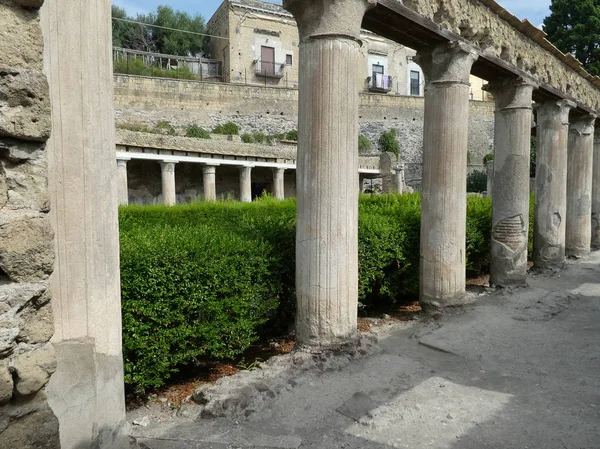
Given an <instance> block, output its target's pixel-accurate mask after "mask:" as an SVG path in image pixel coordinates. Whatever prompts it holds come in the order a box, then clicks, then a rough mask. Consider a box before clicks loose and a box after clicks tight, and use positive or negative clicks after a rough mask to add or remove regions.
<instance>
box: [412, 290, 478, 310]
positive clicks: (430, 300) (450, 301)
mask: <svg viewBox="0 0 600 449" xmlns="http://www.w3.org/2000/svg"><path fill="white" fill-rule="evenodd" d="M419 302H420V303H421V304H422V305H423V306H425V307H436V308H442V307H457V306H464V305H465V304H469V303H471V302H472V298H471V295H469V293H468V292H460V293H457V294H456V295H454V296H446V297H444V298H437V297H433V296H428V295H421V297H420V300H419Z"/></svg>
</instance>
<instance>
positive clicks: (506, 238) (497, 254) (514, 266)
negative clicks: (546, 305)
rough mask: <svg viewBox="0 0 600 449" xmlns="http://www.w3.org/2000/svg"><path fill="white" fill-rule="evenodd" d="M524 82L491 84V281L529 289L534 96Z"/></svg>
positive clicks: (500, 284) (532, 85) (494, 283)
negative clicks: (528, 248) (528, 247)
mask: <svg viewBox="0 0 600 449" xmlns="http://www.w3.org/2000/svg"><path fill="white" fill-rule="evenodd" d="M535 88H536V86H535V85H534V84H532V83H530V82H527V81H525V80H523V79H514V80H506V81H502V82H496V83H491V84H490V85H489V86H488V90H489V91H490V92H492V94H493V95H494V98H495V100H496V113H495V121H494V171H493V177H494V179H493V182H492V185H493V186H494V187H495V188H494V193H493V195H492V245H491V247H492V258H491V272H490V283H491V284H492V285H496V286H499V287H507V286H514V285H525V281H526V277H527V242H528V235H529V160H530V151H531V117H532V112H531V111H532V109H533V107H532V96H533V90H534V89H535Z"/></svg>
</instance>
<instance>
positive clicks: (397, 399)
mask: <svg viewBox="0 0 600 449" xmlns="http://www.w3.org/2000/svg"><path fill="white" fill-rule="evenodd" d="M379 345H380V346H381V349H382V350H381V352H379V353H378V354H375V355H372V356H370V357H366V358H363V359H360V360H357V361H353V362H351V363H350V364H348V365H347V366H345V367H344V368H343V369H341V370H340V371H333V372H325V373H322V372H314V373H311V372H307V373H304V374H303V376H306V378H305V379H303V380H302V381H301V382H299V383H298V385H297V386H296V387H295V388H291V389H290V390H289V391H286V392H284V393H283V394H281V395H280V396H278V397H277V398H276V399H273V401H272V402H271V403H269V404H268V405H267V406H266V408H264V409H263V410H261V411H259V412H257V413H255V414H253V415H252V416H251V417H250V418H249V419H248V420H244V421H238V422H235V421H230V420H227V419H224V418H222V419H212V420H198V421H193V420H189V419H183V418H177V419H174V420H171V421H167V422H161V423H157V422H153V423H152V424H151V425H150V426H148V427H146V428H142V427H134V428H133V429H132V430H133V435H134V436H135V437H136V438H137V441H138V443H139V445H140V447H142V448H145V449H208V448H214V449H226V448H227V449H229V448H244V449H259V448H260V449H266V448H286V449H287V448H290V449H296V448H319V449H334V448H336V449H338V448H345V449H389V448H411V449H421V448H423V449H424V448H432V449H483V448H495V449H499V448H502V449H510V448H515V449H516V448H519V449H525V448H530V449H533V448H543V449H598V448H600V252H596V253H593V254H592V256H590V257H589V258H588V259H586V260H581V261H577V262H570V263H569V264H568V267H567V268H566V269H565V270H564V271H561V272H558V273H554V274H552V275H533V276H531V277H530V278H529V287H528V288H525V289H515V290H504V291H500V292H495V293H492V294H489V295H485V296H481V297H480V299H479V301H477V302H476V303H475V304H473V305H470V306H465V307H464V308H462V309H451V310H448V311H446V315H445V316H444V317H443V318H442V320H440V321H430V322H420V323H416V324H414V325H412V326H404V327H396V328H394V329H393V330H391V331H388V332H385V331H384V332H383V333H382V335H381V336H380V343H379Z"/></svg>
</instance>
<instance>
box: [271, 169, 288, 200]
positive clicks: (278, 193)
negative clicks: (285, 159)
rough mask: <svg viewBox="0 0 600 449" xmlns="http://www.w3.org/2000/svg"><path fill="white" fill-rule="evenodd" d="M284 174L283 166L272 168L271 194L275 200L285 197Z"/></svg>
mask: <svg viewBox="0 0 600 449" xmlns="http://www.w3.org/2000/svg"><path fill="white" fill-rule="evenodd" d="M284 174H285V169H284V168H274V169H273V196H274V197H275V199H277V200H282V199H284V198H285V187H284V185H285V184H284V179H285V178H284Z"/></svg>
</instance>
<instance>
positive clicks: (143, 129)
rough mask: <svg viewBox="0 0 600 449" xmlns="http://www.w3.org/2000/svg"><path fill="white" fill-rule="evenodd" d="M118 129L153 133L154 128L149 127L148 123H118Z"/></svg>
mask: <svg viewBox="0 0 600 449" xmlns="http://www.w3.org/2000/svg"><path fill="white" fill-rule="evenodd" d="M116 127H117V129H124V130H127V131H135V132H138V133H152V129H150V128H148V127H147V126H146V125H142V124H140V123H118V124H117V126H116Z"/></svg>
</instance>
